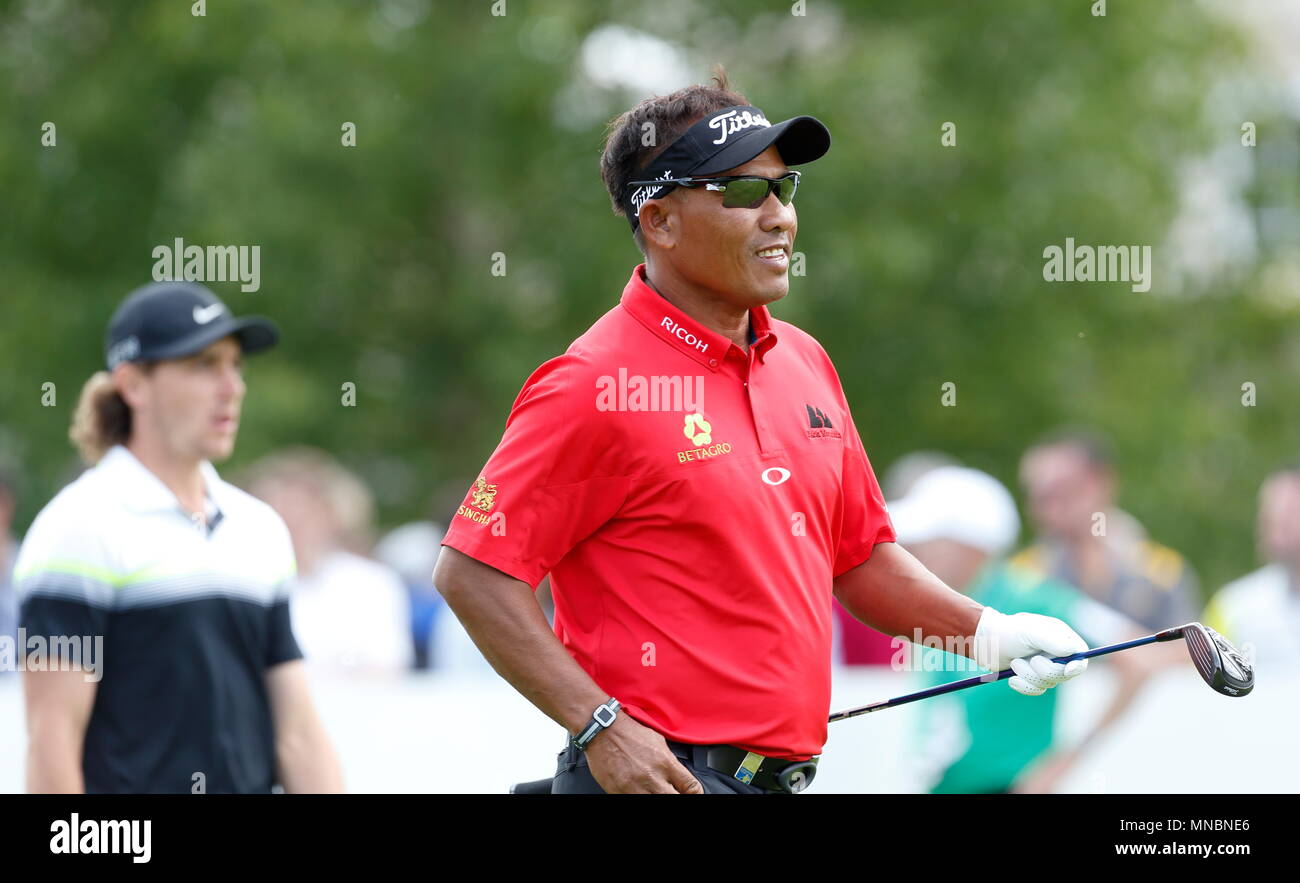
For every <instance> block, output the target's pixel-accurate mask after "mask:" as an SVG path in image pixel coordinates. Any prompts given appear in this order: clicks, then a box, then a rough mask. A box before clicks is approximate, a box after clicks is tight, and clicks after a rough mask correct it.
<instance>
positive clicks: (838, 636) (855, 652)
mask: <svg viewBox="0 0 1300 883" xmlns="http://www.w3.org/2000/svg"><path fill="white" fill-rule="evenodd" d="M958 465H960V464H959V463H958V461H957V459H956V458H955V457H950V456H949V455H947V454H943V453H940V452H938V451H913V452H912V453H910V454H904V455H903V456H902V457H899V458H898V459H897V460H895V461H894V462H893V464H892V465H891V466H890V467H889V469H888V470H887V471H886V472H885V475H884V478H883V479H882V480H881V482H880V487H881V490H882V491H883V492H884V494H885V499H886V500H900V499H902V498H903V497H904V496H906V495H907V492H908V491H909V490H911V488H912V485H914V484H915V483H916V482H917V480H918V479H920V477H921V476H923V475H925V474H926V473H927V472H931V471H932V470H935V469H938V468H939V467H940V466H958ZM832 654H833V657H832V658H834V659H836V660H838V661H839V662H840V663H842V664H844V665H888V664H889V662H890V660H891V659H893V657H894V643H893V638H891V637H890V636H889V635H885V634H881V633H880V632H878V631H876V630H875V629H873V628H872V627H871V626H869V625H867V624H866V623H863V622H859V621H858V619H857V618H856V617H854V615H853V614H852V613H849V611H848V610H847V609H845V607H844V605H843V604H841V603H840V602H839V601H838V600H836V601H835V645H834V650H833V651H832Z"/></svg>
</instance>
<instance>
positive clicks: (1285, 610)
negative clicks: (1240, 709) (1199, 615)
mask: <svg viewBox="0 0 1300 883" xmlns="http://www.w3.org/2000/svg"><path fill="white" fill-rule="evenodd" d="M1257 529H1258V532H1259V552H1260V557H1262V558H1263V559H1264V560H1265V561H1266V562H1268V563H1267V564H1265V565H1264V566H1263V567H1261V568H1260V569H1259V570H1256V571H1255V572H1253V573H1250V574H1247V575H1246V576H1243V577H1241V578H1240V579H1238V580H1235V581H1233V582H1230V583H1228V584H1227V585H1226V586H1224V587H1223V588H1222V589H1220V590H1219V591H1218V592H1217V593H1216V594H1215V596H1214V598H1213V599H1212V600H1211V601H1210V604H1209V606H1208V607H1207V608H1206V610H1205V624H1206V625H1208V626H1210V628H1213V629H1216V630H1217V631H1219V632H1222V633H1223V636H1224V637H1226V638H1227V639H1228V640H1229V641H1232V642H1233V643H1234V644H1236V645H1237V646H1238V647H1240V648H1241V650H1242V652H1244V653H1245V654H1246V658H1247V659H1249V660H1251V662H1253V663H1255V664H1256V665H1258V666H1263V667H1264V668H1266V669H1269V670H1272V671H1284V672H1285V671H1291V672H1294V671H1300V462H1297V463H1293V464H1291V465H1289V466H1286V467H1284V468H1282V469H1279V470H1277V471H1276V472H1274V473H1273V474H1272V475H1270V476H1269V477H1268V478H1267V479H1265V480H1264V484H1263V486H1262V487H1261V488H1260V491H1259V516H1258V521H1257Z"/></svg>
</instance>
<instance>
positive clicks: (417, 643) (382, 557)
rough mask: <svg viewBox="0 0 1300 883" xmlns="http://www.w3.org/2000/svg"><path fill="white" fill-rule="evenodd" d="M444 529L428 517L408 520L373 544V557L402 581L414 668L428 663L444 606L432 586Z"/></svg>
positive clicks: (440, 596) (425, 666) (428, 665)
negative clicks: (407, 522)
mask: <svg viewBox="0 0 1300 883" xmlns="http://www.w3.org/2000/svg"><path fill="white" fill-rule="evenodd" d="M445 531H446V529H445V528H444V527H443V526H442V525H441V524H435V523H434V522H432V521H412V522H411V523H410V524H403V525H401V526H400V527H395V528H393V529H392V530H391V531H389V532H388V533H387V534H385V535H384V537H383V539H381V540H380V541H379V542H378V543H376V544H375V558H376V559H377V560H378V561H380V562H381V563H383V564H386V565H387V566H389V567H391V568H392V569H393V570H395V571H396V572H397V574H398V575H399V576H400V577H401V578H402V582H404V583H405V584H406V593H407V597H408V599H409V601H410V604H411V651H412V653H413V654H414V660H415V668H417V669H420V670H424V669H427V668H429V667H430V660H429V643H430V641H431V640H432V639H433V628H434V623H435V622H436V621H437V619H438V615H439V613H440V612H441V608H443V607H445V606H446V605H445V604H443V601H442V595H440V594H438V590H437V589H435V588H434V587H433V568H434V567H435V566H436V565H437V563H438V552H439V550H440V549H441V548H442V547H441V546H440V545H439V544H440V543H441V542H442V535H443V533H444V532H445Z"/></svg>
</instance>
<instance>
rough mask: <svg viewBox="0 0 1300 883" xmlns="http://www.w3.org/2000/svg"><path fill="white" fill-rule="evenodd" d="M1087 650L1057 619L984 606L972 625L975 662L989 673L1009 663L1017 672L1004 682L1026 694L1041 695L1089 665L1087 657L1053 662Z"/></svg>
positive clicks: (1070, 629) (1080, 640) (1081, 640)
mask: <svg viewBox="0 0 1300 883" xmlns="http://www.w3.org/2000/svg"><path fill="white" fill-rule="evenodd" d="M1087 649H1088V644H1087V642H1085V641H1084V640H1083V638H1081V637H1079V635H1078V633H1077V632H1075V630H1074V629H1072V628H1070V627H1069V626H1068V625H1066V624H1065V623H1064V622H1062V621H1061V620H1059V619H1054V618H1052V617H1050V616H1039V615H1038V614H1037V613H1016V614H1012V615H1010V616H1008V615H1007V614H1005V613H999V612H998V611H996V610H994V609H993V608H992V607H985V608H984V612H983V613H982V614H980V620H979V624H978V625H976V627H975V661H976V662H977V663H979V664H980V665H982V666H983V667H984V668H987V669H988V670H989V671H992V672H1000V671H1002V670H1003V669H1005V668H1007V667H1008V666H1010V667H1011V669H1012V670H1013V671H1014V672H1015V673H1016V674H1015V676H1014V677H1012V678H1010V679H1009V680H1008V681H1007V683H1009V684H1010V685H1011V689H1013V690H1015V691H1016V692H1017V693H1023V694H1025V695H1026V696H1040V695H1042V694H1043V693H1045V692H1046V691H1048V690H1050V689H1051V688H1052V687H1055V686H1056V685H1057V684H1060V683H1062V682H1064V681H1068V680H1069V679H1070V678H1074V677H1078V676H1079V675H1081V674H1083V673H1084V671H1086V670H1087V668H1088V660H1086V659H1075V660H1073V661H1072V662H1069V663H1065V664H1062V663H1059V662H1053V661H1052V658H1053V657H1056V656H1070V655H1072V654H1074V653H1081V652H1082V651H1084V650H1087Z"/></svg>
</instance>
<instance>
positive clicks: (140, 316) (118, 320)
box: [104, 282, 280, 371]
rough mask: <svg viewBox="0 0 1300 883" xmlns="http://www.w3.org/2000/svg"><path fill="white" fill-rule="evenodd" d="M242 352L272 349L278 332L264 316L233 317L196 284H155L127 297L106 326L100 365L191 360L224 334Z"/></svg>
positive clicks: (206, 290)
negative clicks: (230, 336)
mask: <svg viewBox="0 0 1300 883" xmlns="http://www.w3.org/2000/svg"><path fill="white" fill-rule="evenodd" d="M231 334H233V335H235V337H236V338H237V339H238V340H239V345H240V347H241V348H242V349H243V351H244V352H245V353H256V352H260V351H261V350H265V349H269V348H270V347H273V346H275V344H276V343H277V342H278V341H279V339H280V329H279V328H277V327H276V325H275V323H274V322H272V321H271V320H270V319H267V318H264V317H262V316H243V317H241V318H236V317H235V316H233V315H231V313H230V308H229V307H227V306H226V305H225V304H224V303H222V302H221V299H220V298H218V297H217V296H216V295H215V294H213V293H212V292H211V291H209V290H208V289H207V288H205V287H204V286H202V285H199V284H198V283H195V282H154V283H151V284H149V285H146V286H144V287H143V288H137V289H136V290H135V291H133V292H131V293H130V294H129V295H127V297H126V300H124V301H123V302H122V304H121V306H119V307H118V308H117V311H116V312H115V313H113V318H112V319H110V320H109V323H108V334H107V335H106V337H105V341H104V361H105V363H106V364H107V365H108V370H110V371H112V370H113V369H114V368H116V367H117V366H118V365H120V364H121V363H122V362H152V361H157V360H159V359H183V358H185V357H186V356H192V355H194V354H195V353H197V352H199V351H200V350H202V349H203V348H204V347H206V346H208V345H209V344H211V343H212V342H213V341H217V340H220V339H221V338H223V337H226V336H227V335H231Z"/></svg>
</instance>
